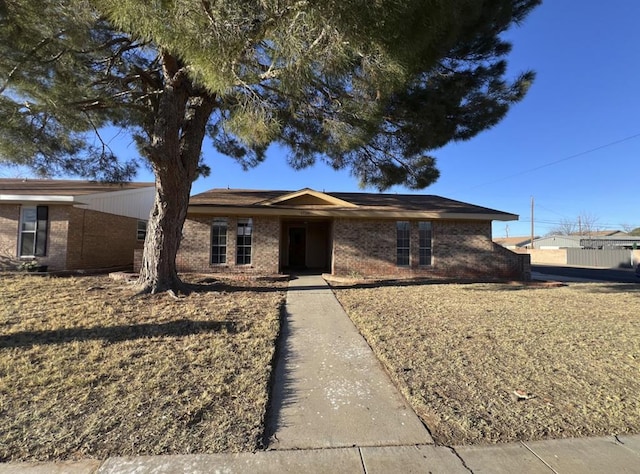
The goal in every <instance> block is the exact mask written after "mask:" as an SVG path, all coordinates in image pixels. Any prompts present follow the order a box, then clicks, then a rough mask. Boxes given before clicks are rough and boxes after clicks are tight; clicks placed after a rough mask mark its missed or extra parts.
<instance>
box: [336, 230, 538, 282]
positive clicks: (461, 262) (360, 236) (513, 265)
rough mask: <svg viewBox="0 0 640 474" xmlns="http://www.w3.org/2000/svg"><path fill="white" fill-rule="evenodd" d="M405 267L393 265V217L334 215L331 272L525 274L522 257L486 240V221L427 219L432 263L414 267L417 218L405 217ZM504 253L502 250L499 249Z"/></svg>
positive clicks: (487, 234) (377, 273) (490, 275)
mask: <svg viewBox="0 0 640 474" xmlns="http://www.w3.org/2000/svg"><path fill="white" fill-rule="evenodd" d="M410 227H411V257H410V264H409V266H408V267H399V266H397V265H396V221H395V220H393V221H392V220H389V221H374V220H355V219H336V221H335V223H334V248H333V254H334V258H333V265H332V272H333V273H334V274H336V275H353V274H355V275H362V276H399V277H400V276H428V275H442V276H456V277H469V278H477V277H487V276H488V277H506V278H518V279H519V278H526V277H527V275H530V268H528V266H527V262H525V260H526V258H524V259H523V258H522V257H520V256H518V255H516V254H514V253H513V252H510V251H508V250H507V249H504V248H502V247H500V248H497V246H495V245H494V244H493V242H492V241H491V223H490V222H488V221H441V220H435V221H432V265H430V266H424V267H421V266H419V265H418V262H419V255H418V238H419V235H418V222H417V221H411V222H410ZM505 251H506V252H505Z"/></svg>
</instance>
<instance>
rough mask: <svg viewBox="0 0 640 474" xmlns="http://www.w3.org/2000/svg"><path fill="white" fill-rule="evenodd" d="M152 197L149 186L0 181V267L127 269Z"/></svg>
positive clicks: (139, 244)
mask: <svg viewBox="0 0 640 474" xmlns="http://www.w3.org/2000/svg"><path fill="white" fill-rule="evenodd" d="M154 194H155V184H154V183H125V184H104V183H96V182H89V181H75V180H39V179H0V266H4V267H8V266H15V265H17V264H20V262H31V261H33V260H35V261H37V263H38V264H39V265H43V266H47V267H48V270H49V271H57V270H79V269H95V268H108V267H118V266H126V265H132V264H133V254H134V250H135V249H136V248H141V247H142V245H143V242H144V237H145V233H146V221H147V219H148V218H149V212H150V210H151V206H152V204H153V199H154Z"/></svg>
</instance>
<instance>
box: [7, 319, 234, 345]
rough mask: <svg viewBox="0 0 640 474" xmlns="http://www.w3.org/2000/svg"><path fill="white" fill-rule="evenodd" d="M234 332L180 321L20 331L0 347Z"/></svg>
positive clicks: (229, 325) (223, 324) (224, 325)
mask: <svg viewBox="0 0 640 474" xmlns="http://www.w3.org/2000/svg"><path fill="white" fill-rule="evenodd" d="M221 331H226V332H228V333H231V334H235V333H237V332H238V323H236V322H233V321H192V320H189V319H181V320H179V321H171V322H168V323H148V324H133V325H129V326H110V327H92V328H68V329H52V330H47V331H22V332H16V333H13V334H6V335H1V336H0V348H12V347H29V346H34V345H39V344H65V343H68V342H73V341H89V340H104V341H107V342H111V343H116V342H124V341H131V340H136V339H145V338H151V337H180V336H190V335H194V334H201V333H204V332H221Z"/></svg>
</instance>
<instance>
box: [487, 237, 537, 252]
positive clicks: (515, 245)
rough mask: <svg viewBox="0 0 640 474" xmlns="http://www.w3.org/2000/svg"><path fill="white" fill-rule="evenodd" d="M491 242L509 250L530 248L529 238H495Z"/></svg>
mask: <svg viewBox="0 0 640 474" xmlns="http://www.w3.org/2000/svg"><path fill="white" fill-rule="evenodd" d="M493 241H494V242H495V243H496V244H498V245H502V246H503V247H504V248H506V249H509V250H513V249H521V248H527V247H531V237H495V238H494V239H493Z"/></svg>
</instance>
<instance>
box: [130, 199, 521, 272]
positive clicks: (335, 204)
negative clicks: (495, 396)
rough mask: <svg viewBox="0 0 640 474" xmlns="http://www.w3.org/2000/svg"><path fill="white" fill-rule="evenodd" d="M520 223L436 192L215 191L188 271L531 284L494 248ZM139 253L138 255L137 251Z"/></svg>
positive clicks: (197, 228) (198, 207) (193, 235)
mask: <svg viewBox="0 0 640 474" xmlns="http://www.w3.org/2000/svg"><path fill="white" fill-rule="evenodd" d="M517 217H518V216H516V215H513V214H509V213H506V212H501V211H496V210H493V209H488V208H485V207H480V206H475V205H473V204H467V203H463V202H459V201H454V200H451V199H446V198H443V197H439V196H432V195H418V194H414V195H407V194H374V193H335V192H318V191H315V190H312V189H308V188H307V189H302V190H299V191H248V190H228V189H214V190H211V191H208V192H205V193H202V194H198V195H195V196H192V197H191V199H190V202H189V209H188V214H187V219H186V222H185V225H184V229H183V239H182V242H181V244H180V250H179V252H178V257H177V264H178V270H179V271H182V272H235V273H263V274H264V273H267V274H271V273H283V272H291V271H294V272H295V271H315V272H327V273H331V274H334V275H359V276H365V277H380V276H394V277H410V276H429V275H452V276H468V277H476V276H479V277H507V278H527V277H528V274H529V266H528V264H529V256H528V255H517V254H515V253H513V252H511V251H509V250H507V249H505V248H503V247H501V246H499V245H496V244H494V243H493V242H492V241H491V222H492V221H493V220H501V221H510V220H514V219H517ZM138 255H140V252H138Z"/></svg>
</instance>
